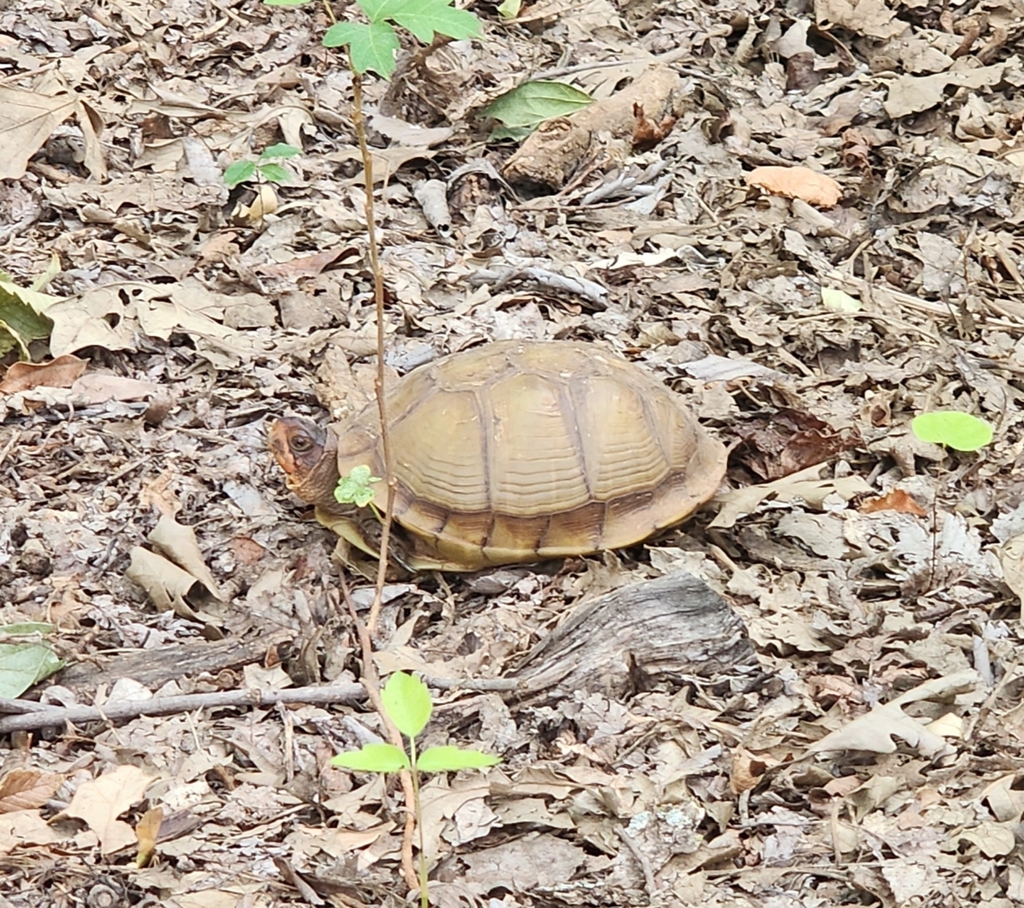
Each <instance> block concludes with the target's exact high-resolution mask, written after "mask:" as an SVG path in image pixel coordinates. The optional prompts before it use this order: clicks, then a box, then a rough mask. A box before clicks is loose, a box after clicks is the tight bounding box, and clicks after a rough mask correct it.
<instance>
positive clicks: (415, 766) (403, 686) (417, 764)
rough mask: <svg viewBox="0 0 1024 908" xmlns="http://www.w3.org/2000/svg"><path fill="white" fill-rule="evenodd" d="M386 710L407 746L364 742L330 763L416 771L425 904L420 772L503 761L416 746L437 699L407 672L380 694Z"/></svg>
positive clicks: (478, 753) (398, 674)
mask: <svg viewBox="0 0 1024 908" xmlns="http://www.w3.org/2000/svg"><path fill="white" fill-rule="evenodd" d="M380 697H381V702H382V703H383V705H384V712H385V713H386V714H387V716H388V718H389V719H390V720H391V721H392V722H393V723H394V724H395V727H396V728H397V729H398V730H399V731H400V732H401V733H402V734H403V735H404V736H405V737H406V738H407V739H408V743H407V745H406V747H404V748H402V747H397V746H395V745H394V744H364V745H363V746H362V748H361V749H359V750H353V751H346V752H345V753H341V754H338V756H336V757H335V758H334V759H333V760H331V763H332V764H334V765H335V766H341V767H344V768H345V769H356V770H361V771H363V772H400V771H401V770H408V771H409V772H410V773H411V775H412V790H413V794H414V798H413V801H414V804H413V810H414V812H415V816H416V827H417V829H418V830H419V836H420V859H419V880H420V905H421V906H422V908H427V906H428V905H429V904H430V899H429V894H428V891H427V858H426V854H425V853H424V850H423V814H422V811H421V809H420V779H419V776H420V773H421V772H455V771H457V770H460V769H483V768H485V767H487V766H494V765H495V764H496V763H499V762H500V761H499V759H498V758H497V757H492V756H491V755H490V754H485V753H483V752H482V751H479V750H469V749H466V748H462V747H453V746H450V745H445V746H441V747H428V748H427V749H426V750H425V751H423V752H422V753H419V754H418V753H417V751H416V738H417V736H418V735H419V734H420V732H422V731H423V729H424V728H426V727H427V722H428V721H429V720H430V714H431V712H433V708H434V705H433V702H432V701H431V699H430V691H429V690H428V689H427V685H426V684H424V683H423V682H422V681H421V680H420V679H419V678H416V677H414V676H413V675H410V674H408V673H407V672H395V673H394V674H393V675H392V676H391V677H390V678H388V683H387V684H385V685H384V688H383V690H381V693H380Z"/></svg>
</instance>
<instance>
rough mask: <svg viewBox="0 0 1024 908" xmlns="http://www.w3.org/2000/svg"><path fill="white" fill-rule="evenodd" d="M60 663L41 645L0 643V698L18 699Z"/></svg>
mask: <svg viewBox="0 0 1024 908" xmlns="http://www.w3.org/2000/svg"><path fill="white" fill-rule="evenodd" d="M63 667H64V663H63V662H62V661H61V660H60V659H59V658H58V657H57V654H56V653H55V652H54V651H53V650H52V649H51V648H50V647H49V646H45V645H44V644H42V643H0V697H8V698H14V697H20V696H21V695H22V694H23V693H25V691H27V690H28V689H29V688H30V687H32V685H33V684H38V683H39V682H40V681H42V680H43V679H44V678H49V677H50V675H52V674H54V673H55V672H58V671H60V669H61V668H63Z"/></svg>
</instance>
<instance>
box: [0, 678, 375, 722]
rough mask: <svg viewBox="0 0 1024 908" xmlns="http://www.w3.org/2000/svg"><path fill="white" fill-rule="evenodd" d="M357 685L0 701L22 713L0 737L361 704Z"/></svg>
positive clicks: (5, 707)
mask: <svg viewBox="0 0 1024 908" xmlns="http://www.w3.org/2000/svg"><path fill="white" fill-rule="evenodd" d="M365 699H366V697H365V692H364V690H363V687H362V685H359V684H338V685H333V686H331V687H315V686H311V687H293V688H289V689H287V690H224V691H214V692H212V693H207V694H182V695H181V696H178V697H154V698H153V699H151V700H114V701H112V702H110V703H106V704H104V705H103V706H42V705H40V704H38V703H34V702H32V701H31V700H5V699H0V712H5V713H21V715H8V716H6V717H5V718H3V719H0V734H7V733H8V732H12V731H28V730H31V729H37V728H53V727H56V726H60V725H65V724H67V723H68V722H72V723H75V724H81V723H83V722H114V721H117V720H121V719H135V718H138V717H139V716H163V715H167V714H169V713H187V712H192V711H193V710H196V709H213V708H216V707H222V706H274V705H275V704H278V703H361V702H362V701H363V700H365Z"/></svg>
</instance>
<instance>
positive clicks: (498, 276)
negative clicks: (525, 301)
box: [469, 267, 608, 307]
mask: <svg viewBox="0 0 1024 908" xmlns="http://www.w3.org/2000/svg"><path fill="white" fill-rule="evenodd" d="M513 281H522V282H523V283H527V284H534V285H537V286H540V287H543V288H544V289H546V290H553V291H555V292H556V293H560V294H561V293H571V294H573V295H575V296H582V297H583V298H584V299H587V300H590V302H592V303H594V304H595V305H598V306H602V307H604V306H606V305H607V300H606V299H605V297H607V296H608V291H607V290H606V289H605V288H604V287H602V286H601V285H600V284H598V283H597V282H595V281H588V280H587V279H586V278H583V277H570V276H569V275H566V274H558V273H556V272H554V271H548V270H547V269H546V268H533V267H526V268H509V269H508V270H507V271H486V270H481V271H476V272H474V274H473V275H472V276H471V277H470V279H469V282H470V284H472V285H474V286H478V285H480V284H486V283H491V282H493V283H494V289H495V290H500V289H501V288H502V287H504V286H506V285H507V284H510V283H512V282H513Z"/></svg>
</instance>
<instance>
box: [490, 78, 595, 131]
mask: <svg viewBox="0 0 1024 908" xmlns="http://www.w3.org/2000/svg"><path fill="white" fill-rule="evenodd" d="M592 103H593V98H591V97H590V95H588V94H587V93H586V92H582V91H580V90H579V89H578V88H573V87H572V86H571V85H566V84H565V83H564V82H525V83H523V84H522V85H519V86H517V87H516V88H513V89H512V91H508V92H505V94H503V95H501V97H498V98H495V99H494V100H493V101H492V102H491V103H490V104H489V105H488V106H487V107H486V108H485V109H484V115H485V116H488V117H494V119H495V120H500V121H501V122H502V123H504V124H505V125H506V126H536V125H537V124H538V123H543V122H544V121H545V120H550V119H551V118H552V117H564V116H566V115H567V114H571V113H573V112H575V111H577V110H580V109H582V108H584V107H586V106H587V105H588V104H592Z"/></svg>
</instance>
